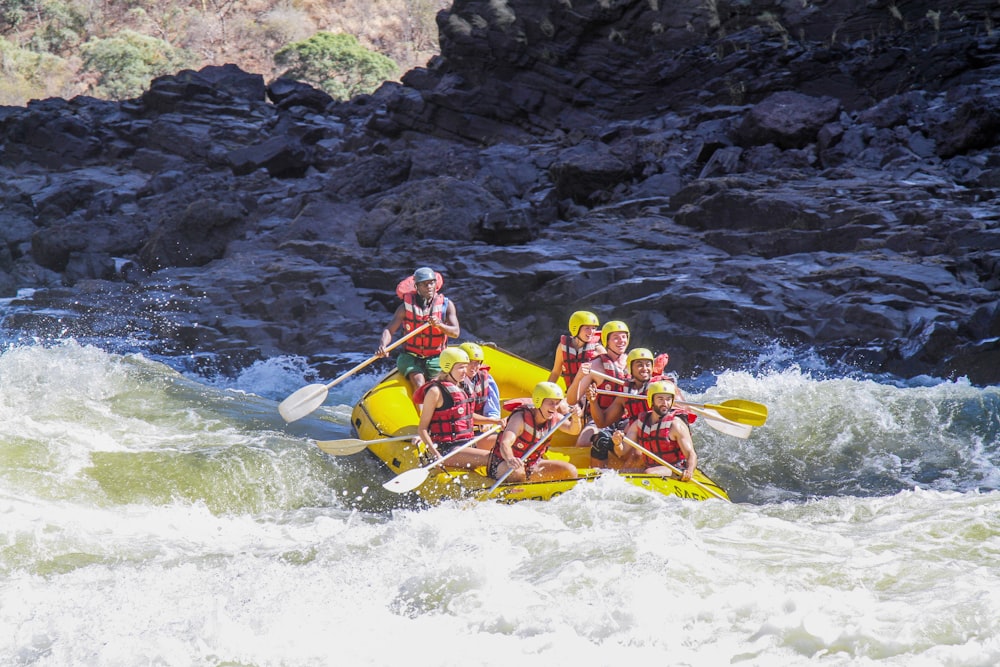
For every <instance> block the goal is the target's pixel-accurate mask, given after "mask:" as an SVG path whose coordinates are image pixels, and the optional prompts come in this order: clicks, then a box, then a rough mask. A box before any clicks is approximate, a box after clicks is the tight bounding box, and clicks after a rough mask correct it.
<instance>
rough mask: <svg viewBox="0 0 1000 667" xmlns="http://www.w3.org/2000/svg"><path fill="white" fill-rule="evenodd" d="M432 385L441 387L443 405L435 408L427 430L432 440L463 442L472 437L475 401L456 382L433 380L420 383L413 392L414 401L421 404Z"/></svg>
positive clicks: (436, 441) (435, 441) (438, 441)
mask: <svg viewBox="0 0 1000 667" xmlns="http://www.w3.org/2000/svg"><path fill="white" fill-rule="evenodd" d="M432 386H437V387H440V388H441V393H442V396H441V399H442V401H441V407H440V408H437V409H436V410H434V414H433V415H431V421H430V423H429V424H428V425H427V430H428V431H429V432H430V434H431V440H433V441H434V443H435V444H437V443H445V442H461V441H464V440H469V439H471V438H472V435H473V434H472V411H473V401H472V399H471V398H469V396H468V394H466V393H465V392H464V391H462V388H461V387H459V386H458V385H457V384H455V383H454V382H449V381H447V380H431V381H430V382H425V383H424V384H422V385H420V386H419V387H418V388H417V390H416V391H415V392H413V402H414V403H416V404H418V405H419V404H421V403H423V402H424V396H425V395H426V394H427V390H428V389H430V388H431V387H432Z"/></svg>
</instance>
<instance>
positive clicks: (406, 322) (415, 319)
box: [403, 292, 448, 357]
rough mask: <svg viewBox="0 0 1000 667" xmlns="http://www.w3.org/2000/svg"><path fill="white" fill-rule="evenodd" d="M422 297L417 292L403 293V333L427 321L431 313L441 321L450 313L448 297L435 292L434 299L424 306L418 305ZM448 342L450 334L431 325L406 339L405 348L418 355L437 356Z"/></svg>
mask: <svg viewBox="0 0 1000 667" xmlns="http://www.w3.org/2000/svg"><path fill="white" fill-rule="evenodd" d="M420 300H421V299H420V298H419V297H418V296H417V294H416V293H415V292H408V293H407V294H404V295H403V333H404V334H408V333H410V332H411V331H413V330H414V329H416V328H417V327H419V326H420V325H421V324H423V323H424V322H426V321H427V320H428V319H429V318H430V316H431V315H435V316H437V318H438V320H440V321H441V322H444V321H445V319H446V318H445V316H446V315H447V314H448V297H446V296H444V295H443V294H435V295H434V301H432V302H431V304H430V306H428V307H427V308H424V307H423V306H420V305H417V302H418V301H420ZM447 344H448V336H447V335H446V334H445V333H444V332H443V331H441V330H440V329H438V328H437V327H430V328H429V329H425V330H424V331H421V332H420V333H418V334H417V335H416V336H414V337H413V338H411V339H410V340H408V341H406V343H405V344H404V345H403V349H404V350H406V351H407V352H409V353H410V354H413V355H416V356H418V357H436V356H437V355H439V354H441V351H442V350H443V349H444V348H445V346H446V345H447Z"/></svg>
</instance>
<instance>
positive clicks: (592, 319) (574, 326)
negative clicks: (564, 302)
mask: <svg viewBox="0 0 1000 667" xmlns="http://www.w3.org/2000/svg"><path fill="white" fill-rule="evenodd" d="M583 326H591V327H599V326H601V321H600V320H599V319H597V315H594V314H593V313H592V312H590V311H589V310H578V311H576V312H575V313H573V314H572V315H570V316H569V333H570V335H571V336H576V335H577V334H579V333H580V327H583Z"/></svg>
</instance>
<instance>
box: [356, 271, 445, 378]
mask: <svg viewBox="0 0 1000 667" xmlns="http://www.w3.org/2000/svg"><path fill="white" fill-rule="evenodd" d="M412 279H413V289H406V288H404V287H403V284H404V283H407V282H408V281H404V283H401V287H400V288H398V289H397V294H399V295H400V297H401V298H402V299H403V303H401V304H399V307H398V308H396V312H395V313H393V316H392V319H391V320H390V321H389V324H388V325H386V327H385V329H383V330H382V338H381V340H380V341H379V346H378V350H377V351H376V352H375V354H376V355H377V356H379V357H387V356H389V353H388V351H387V350H386V348H387V347H388V346H389V344H390V343H391V342H392V337H393V335H394V334H395V333H396V330H397V329H399V327H400V326H402V327H403V330H404V331H405V332H406V333H409V332H411V331H413V330H414V329H416V328H417V327H419V326H420V325H422V324H424V323H425V322H430V324H431V326H430V328H428V329H427V330H425V331H424V332H422V333H420V334H417V335H416V336H414V337H413V338H411V339H410V340H408V341H407V342H406V344H405V345H403V351H402V352H400V353H399V356H397V357H396V370H398V371H399V374H400V375H402V376H403V377H404V378H406V379H407V380H408V381H409V383H410V387H411V388H413V389H414V390H415V389H417V388H418V387H420V386H421V385H422V384H424V383H425V382H426V381H427V378H429V377H433V376H434V375H436V374H437V373H440V372H441V364H440V362H439V360H438V357H439V356H440V354H441V351H442V350H444V348H445V346H446V345H447V344H448V339H449V338H458V337H459V335H461V333H462V331H461V328H460V327H459V324H458V313H457V311H456V309H455V304H454V302H453V301H452V300H451V299H449V298H448V297H446V296H444V295H443V294H441V293H440V292H439V291H438V290H440V289H441V286H442V284H443V280H442V278H441V274H439V273H437V272H436V271H434V270H433V269H431V268H429V267H426V266H425V267H421V268H419V269H417V270H416V271H414V272H413V276H412Z"/></svg>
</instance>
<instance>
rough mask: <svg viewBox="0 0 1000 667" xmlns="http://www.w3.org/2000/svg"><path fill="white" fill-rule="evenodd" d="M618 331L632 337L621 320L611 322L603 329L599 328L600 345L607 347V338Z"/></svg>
mask: <svg viewBox="0 0 1000 667" xmlns="http://www.w3.org/2000/svg"><path fill="white" fill-rule="evenodd" d="M618 331H623V332H625V333H627V334H629V335H632V332H631V331H629V330H628V325H627V324H625V323H624V322H622V321H621V320H611V321H610V322H608V323H607V324H605V325H604V326H603V327H601V343H602V344H604V345H607V344H608V336H610V335H611V334H613V333H616V332H618Z"/></svg>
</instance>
